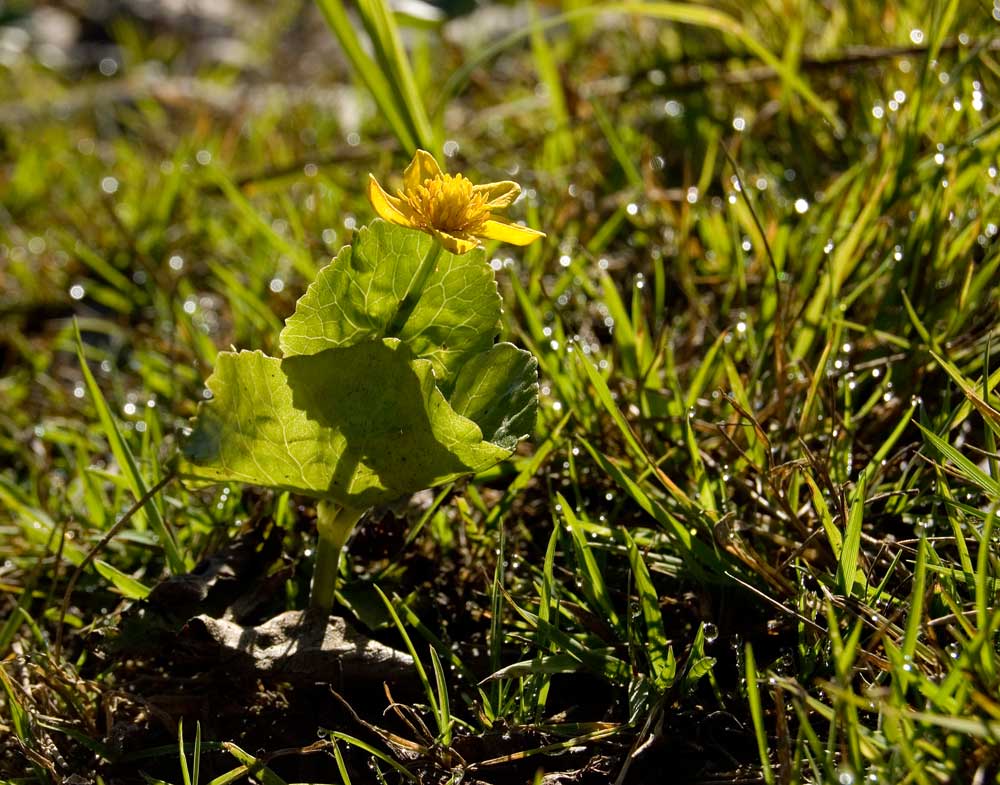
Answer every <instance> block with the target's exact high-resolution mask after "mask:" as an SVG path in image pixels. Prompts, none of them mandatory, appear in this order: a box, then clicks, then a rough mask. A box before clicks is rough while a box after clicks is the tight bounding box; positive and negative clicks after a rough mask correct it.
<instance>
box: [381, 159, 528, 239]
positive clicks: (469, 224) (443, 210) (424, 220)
mask: <svg viewBox="0 0 1000 785" xmlns="http://www.w3.org/2000/svg"><path fill="white" fill-rule="evenodd" d="M396 193H397V195H396V196H392V195H391V194H389V193H387V192H386V191H385V189H383V188H382V186H381V185H379V182H378V180H376V179H375V176H374V175H368V198H369V200H370V201H371V203H372V207H373V208H374V209H375V212H376V213H377V214H378V216H379V217H380V218H382V219H384V220H386V221H388V222H389V223H393V224H396V225H398V226H405V227H407V228H409V229H418V230H420V231H421V232H427V234H430V235H433V236H434V237H435V238H436V239H437V241H438V242H439V243H441V245H442V246H444V248H445V249H447V250H448V251H451V253H454V254H464V253H468V252H469V251H471V250H472V249H473V248H475V247H477V246H478V245H479V242H480V240H499V241H500V242H504V243H511V244H512V245H529V244H531V243H533V242H534V241H535V240H538V239H540V238H542V237H544V236H545V234H544V233H543V232H539V231H536V230H535V229H529V228H528V227H527V226H521V225H519V224H516V223H513V222H511V221H508V220H507V219H505V218H502V217H500V216H498V215H497V214H496V211H497V210H504V209H506V208H507V207H509V206H510V205H511V204H512V203H513V202H514V200H515V199H517V197H518V195H519V194H520V193H521V186H519V185H518V184H517V183H514V182H511V181H510V180H504V181H501V182H498V183H486V184H485V185H473V184H472V182H471V181H470V180H469V179H468V178H467V177H465V176H464V175H461V174H455V175H451V174H445V173H443V172H442V171H441V167H440V166H438V162H437V161H436V160H435V159H434V156H433V155H431V154H430V153H428V152H427V151H426V150H417V152H416V154H415V155H414V156H413V160H412V161H410V165H409V166H407V167H406V169H405V170H404V172H403V187H402V188H401V189H399V190H398V191H397V192H396Z"/></svg>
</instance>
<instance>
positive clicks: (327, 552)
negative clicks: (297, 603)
mask: <svg viewBox="0 0 1000 785" xmlns="http://www.w3.org/2000/svg"><path fill="white" fill-rule="evenodd" d="M365 512H366V511H365V510H353V509H351V508H350V507H341V506H340V505H339V504H336V503H334V502H331V501H326V500H324V501H321V502H320V503H319V504H318V505H317V506H316V531H317V532H318V533H319V539H318V540H317V543H316V568H315V570H314V571H313V581H312V588H311V589H310V592H309V605H310V607H312V608H315V609H317V610H321V611H324V612H325V613H329V612H330V611H331V610H333V604H334V602H335V598H336V594H337V576H338V575H339V573H340V554H341V553H342V552H343V550H344V544H345V543H346V542H347V539H348V538H349V537H350V536H351V532H352V531H354V527H355V526H357V524H358V521H360V520H361V517H362V516H363V515H364V514H365Z"/></svg>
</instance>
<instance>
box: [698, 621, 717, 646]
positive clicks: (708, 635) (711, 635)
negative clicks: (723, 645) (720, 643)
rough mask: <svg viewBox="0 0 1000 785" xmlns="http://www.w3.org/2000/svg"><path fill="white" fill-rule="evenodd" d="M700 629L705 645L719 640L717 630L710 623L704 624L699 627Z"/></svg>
mask: <svg viewBox="0 0 1000 785" xmlns="http://www.w3.org/2000/svg"><path fill="white" fill-rule="evenodd" d="M701 629H702V632H703V633H704V636H705V643H715V641H717V640H718V639H719V628H718V627H716V626H715V625H714V624H713V623H712V622H710V621H706V622H704V623H703V624H702V625H701Z"/></svg>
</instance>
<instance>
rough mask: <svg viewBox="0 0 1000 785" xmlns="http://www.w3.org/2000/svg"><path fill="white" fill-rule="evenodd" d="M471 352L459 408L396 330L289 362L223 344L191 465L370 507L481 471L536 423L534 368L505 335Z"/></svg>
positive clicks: (189, 468)
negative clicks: (499, 399) (486, 347)
mask: <svg viewBox="0 0 1000 785" xmlns="http://www.w3.org/2000/svg"><path fill="white" fill-rule="evenodd" d="M506 347H509V348H506ZM525 355H526V356H525ZM480 358H483V359H480ZM474 359H475V362H472V363H469V364H467V366H466V367H467V368H469V370H468V371H466V370H465V369H463V371H462V373H461V374H460V375H459V378H458V380H457V383H456V393H455V396H454V397H455V399H456V401H457V405H458V406H459V409H460V411H456V410H455V408H453V407H452V405H450V404H449V403H448V401H446V400H445V397H444V395H443V394H442V393H441V391H440V390H439V389H438V387H437V386H436V385H435V378H434V373H433V371H432V362H431V361H429V360H423V359H419V358H416V357H414V355H413V353H412V352H411V351H410V349H409V348H408V347H407V345H406V344H404V343H402V342H401V341H399V340H398V339H392V338H390V339H384V340H380V341H368V342H366V343H359V344H355V345H353V346H345V347H343V348H334V349H327V350H326V351H322V352H319V353H316V354H310V355H298V356H292V357H287V358H285V359H284V360H277V359H275V358H272V357H267V356H266V355H264V354H262V353H260V352H240V353H232V352H225V353H222V354H220V355H219V359H218V363H217V367H216V370H215V373H214V374H212V376H211V377H210V378H209V380H208V387H209V389H210V390H211V391H212V393H213V399H212V400H211V401H208V402H206V403H203V404H202V405H201V406H200V408H199V413H198V418H197V422H196V426H195V430H194V433H193V434H192V436H191V437H190V439H189V440H188V441H187V444H186V446H185V450H184V452H185V457H186V458H187V464H186V467H185V474H186V475H188V476H189V477H192V478H196V479H202V480H209V481H224V480H228V481H239V482H247V483H252V484H257V485H268V486H272V487H277V488H284V489H288V490H292V491H295V492H298V493H304V494H308V495H311V496H316V497H321V498H330V499H334V500H336V501H337V502H339V503H341V504H344V505H347V506H349V507H353V508H358V509H363V508H365V507H368V506H371V505H374V504H379V503H383V502H387V501H391V500H393V499H396V498H398V497H400V496H403V495H405V494H407V493H413V492H415V491H417V490H421V489H423V488H429V487H432V486H435V485H440V484H442V483H446V482H450V481H451V480H454V479H456V478H458V477H461V476H463V475H466V474H471V473H475V472H479V471H482V470H484V469H487V468H489V467H490V466H493V465H494V464H496V463H498V462H499V461H501V460H503V459H505V458H507V457H508V456H509V455H510V453H511V452H512V450H513V449H514V446H515V445H516V443H517V439H518V437H520V436H523V435H526V434H527V433H528V432H529V431H530V430H531V427H532V424H533V422H534V416H535V406H536V395H535V389H536V388H537V376H536V367H535V362H534V359H533V358H531V356H530V354H528V353H527V352H523V351H521V350H518V349H516V348H515V347H513V346H511V345H510V344H499V345H497V346H496V347H494V348H493V349H491V350H490V351H488V352H485V353H483V354H481V355H479V356H478V357H477V358H474ZM470 366H471V368H470ZM493 395H503V396H506V397H505V398H504V400H505V401H506V402H507V403H508V404H509V405H510V409H509V410H503V407H502V405H498V404H497V403H496V402H494V401H493V400H492V399H491V398H490V396H493ZM480 424H481V425H480ZM484 431H485V432H486V433H487V437H486V438H484Z"/></svg>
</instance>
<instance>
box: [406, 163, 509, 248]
mask: <svg viewBox="0 0 1000 785" xmlns="http://www.w3.org/2000/svg"><path fill="white" fill-rule="evenodd" d="M399 196H400V198H402V199H403V201H404V202H406V204H407V205H409V207H410V209H411V210H412V211H413V216H412V217H413V220H414V221H415V222H416V223H417V224H419V226H420V228H421V229H437V230H438V231H441V232H468V233H472V234H474V233H475V232H476V230H478V229H481V228H482V227H483V224H485V223H486V221H487V220H489V217H490V211H489V209H488V208H487V207H486V197H485V196H484V195H483V194H480V193H476V192H475V191H473V189H472V182H471V181H470V180H468V179H467V178H465V177H463V176H462V175H460V174H456V175H450V174H441V175H438V176H437V177H432V178H429V179H427V180H424V182H423V185H418V186H417V187H416V188H414V189H409V190H406V191H401V192H400V194H399Z"/></svg>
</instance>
